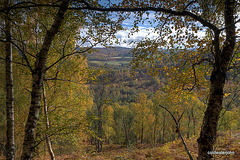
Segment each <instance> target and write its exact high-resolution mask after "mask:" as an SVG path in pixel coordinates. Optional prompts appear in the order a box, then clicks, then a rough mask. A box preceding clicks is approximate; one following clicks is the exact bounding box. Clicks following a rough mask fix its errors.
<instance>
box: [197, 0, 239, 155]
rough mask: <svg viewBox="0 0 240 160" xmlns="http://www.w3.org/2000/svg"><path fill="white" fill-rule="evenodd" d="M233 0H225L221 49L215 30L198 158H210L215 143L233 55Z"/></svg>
mask: <svg viewBox="0 0 240 160" xmlns="http://www.w3.org/2000/svg"><path fill="white" fill-rule="evenodd" d="M234 7H235V0H226V1H225V10H224V18H225V27H226V40H225V43H224V46H223V49H222V50H221V51H220V48H219V44H220V43H219V34H220V32H219V33H216V32H215V39H214V47H215V64H214V69H213V71H212V73H211V78H210V81H211V83H210V93H209V100H208V106H207V110H206V111H205V115H204V118H203V124H202V129H201V133H200V137H199V138H198V160H210V159H211V158H212V155H211V154H208V153H209V151H212V150H213V145H214V144H215V143H216V138H217V136H216V133H217V125H218V120H219V115H220V113H221V110H222V102H223V88H224V85H225V80H226V73H227V69H228V66H229V64H230V62H231V58H232V56H233V51H234V46H235V39H236V38H235V24H234Z"/></svg>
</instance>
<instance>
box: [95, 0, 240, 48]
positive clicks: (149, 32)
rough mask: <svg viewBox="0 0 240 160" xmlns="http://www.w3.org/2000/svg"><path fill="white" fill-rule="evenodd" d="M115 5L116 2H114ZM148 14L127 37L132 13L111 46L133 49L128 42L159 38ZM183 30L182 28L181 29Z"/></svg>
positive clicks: (203, 33)
mask: <svg viewBox="0 0 240 160" xmlns="http://www.w3.org/2000/svg"><path fill="white" fill-rule="evenodd" d="M102 1H103V3H104V2H107V3H108V1H107V0H102ZM111 2H112V3H114V0H112V1H111ZM116 3H117V1H116ZM148 13H149V14H148V15H147V14H143V19H145V18H147V17H148V20H146V21H144V23H143V24H142V23H139V24H138V27H139V31H138V32H136V33H134V34H133V35H131V36H129V33H130V30H131V28H132V27H133V22H134V19H135V18H134V14H133V13H132V14H131V15H130V16H129V18H128V19H126V20H125V21H124V22H123V27H124V28H125V30H121V31H118V32H117V33H116V34H115V36H116V38H118V41H119V42H120V44H115V43H114V44H113V46H114V47H116V46H120V47H128V48H131V47H133V46H132V45H129V42H131V41H134V42H139V41H141V40H143V39H144V38H145V37H148V38H150V39H155V38H157V37H159V35H158V34H157V33H155V32H153V31H154V27H155V26H156V25H157V24H154V23H153V24H150V23H149V21H153V20H154V19H155V15H154V14H155V12H148ZM112 14H113V15H116V14H120V13H119V12H113V13H112ZM113 17H114V16H113ZM199 26H200V27H202V25H201V24H200V23H199ZM236 27H237V28H238V29H239V28H240V23H238V24H237V25H236ZM183 30H184V28H183ZM174 32H175V31H174V30H173V33H172V34H174ZM196 35H198V36H199V37H204V35H205V31H204V30H202V31H199V32H198V33H196ZM97 47H102V46H101V45H97Z"/></svg>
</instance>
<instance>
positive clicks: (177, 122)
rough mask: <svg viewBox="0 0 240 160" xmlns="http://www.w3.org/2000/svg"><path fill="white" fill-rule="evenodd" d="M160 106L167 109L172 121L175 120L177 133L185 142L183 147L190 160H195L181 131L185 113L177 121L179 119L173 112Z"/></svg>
mask: <svg viewBox="0 0 240 160" xmlns="http://www.w3.org/2000/svg"><path fill="white" fill-rule="evenodd" d="M159 106H160V107H161V108H163V109H165V110H166V111H167V112H168V113H169V114H170V115H171V117H172V119H173V120H174V122H175V124H176V128H177V133H178V135H179V136H180V138H181V140H182V142H183V145H184V147H185V150H186V152H187V154H188V156H189V159H190V160H193V157H192V155H191V153H190V151H189V149H188V147H187V144H186V142H185V140H184V139H183V136H182V133H181V131H180V124H179V121H180V119H181V117H182V115H183V113H184V112H183V113H182V115H181V116H180V118H179V120H177V119H176V118H175V116H174V115H173V114H172V112H171V111H169V110H168V109H167V108H166V107H164V106H162V105H159Z"/></svg>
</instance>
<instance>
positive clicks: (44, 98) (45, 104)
mask: <svg viewBox="0 0 240 160" xmlns="http://www.w3.org/2000/svg"><path fill="white" fill-rule="evenodd" d="M43 103H44V113H45V121H46V122H45V123H46V131H47V133H46V134H45V136H46V143H47V147H48V153H49V154H50V156H51V160H55V155H54V152H53V149H52V144H51V139H50V137H49V135H48V131H49V128H50V123H49V118H48V106H47V96H46V91H45V87H44V83H43Z"/></svg>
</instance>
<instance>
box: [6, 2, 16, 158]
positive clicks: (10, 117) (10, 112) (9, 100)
mask: <svg viewBox="0 0 240 160" xmlns="http://www.w3.org/2000/svg"><path fill="white" fill-rule="evenodd" d="M9 3H10V1H9V0H6V1H5V6H6V7H7V6H8V5H9ZM10 21H11V19H10V13H9V11H7V12H6V17H5V34H6V41H7V42H6V43H5V51H6V112H7V117H6V118H7V133H6V135H7V136H6V137H7V144H6V151H7V155H6V156H7V160H14V158H15V141H14V94H13V74H12V44H11V22H10Z"/></svg>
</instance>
